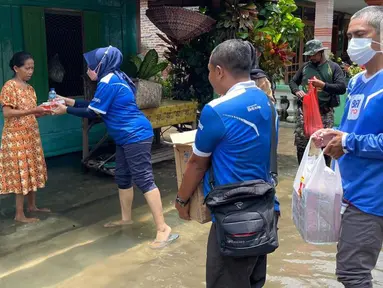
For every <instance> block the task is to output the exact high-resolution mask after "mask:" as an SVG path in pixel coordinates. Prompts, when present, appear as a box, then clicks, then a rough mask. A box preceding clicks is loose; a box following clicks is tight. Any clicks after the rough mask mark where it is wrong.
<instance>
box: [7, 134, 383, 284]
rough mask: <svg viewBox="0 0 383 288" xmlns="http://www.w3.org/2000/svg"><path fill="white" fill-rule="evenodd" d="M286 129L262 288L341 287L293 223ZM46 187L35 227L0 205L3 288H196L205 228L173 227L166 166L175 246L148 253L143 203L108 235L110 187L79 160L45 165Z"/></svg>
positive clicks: (170, 218) (168, 175) (329, 255)
mask: <svg viewBox="0 0 383 288" xmlns="http://www.w3.org/2000/svg"><path fill="white" fill-rule="evenodd" d="M292 133H293V131H292V129H291V128H282V129H281V134H280V145H279V169H280V171H279V172H280V184H279V186H278V191H277V194H278V197H279V199H280V202H281V209H282V218H281V220H280V222H279V228H280V229H279V237H280V248H279V249H278V250H277V251H276V252H275V253H274V254H272V255H271V256H270V257H269V260H268V278H267V284H266V286H265V287H269V288H274V287H275V288H276V287H342V285H340V284H339V283H337V281H336V278H335V276H334V273H335V253H336V246H335V245H326V246H314V245H309V244H306V243H305V242H303V241H302V239H301V237H300V236H299V234H298V233H297V230H296V228H295V227H294V224H293V222H292V220H291V192H292V191H291V189H292V188H291V187H292V181H293V178H294V176H295V172H296V169H297V165H296V159H295V151H294V146H293V134H292ZM48 168H49V176H50V179H49V185H48V187H47V188H46V189H44V190H43V191H41V192H40V193H39V195H38V197H39V199H38V200H39V201H40V203H41V205H40V206H48V207H50V208H52V210H53V211H54V213H52V214H51V215H38V216H39V217H40V218H41V221H40V222H39V223H37V224H32V225H19V224H15V223H13V221H12V216H13V213H14V202H13V201H14V199H13V197H12V196H7V197H1V198H0V287H1V288H19V287H28V288H43V287H62V288H66V287H68V288H87V287H89V288H109V287H110V288H118V287H124V288H127V287H128V288H136V287H137V288H139V287H145V288H162V287H163V288H203V287H205V285H206V284H205V261H206V243H207V236H208V232H209V229H210V224H205V225H200V224H198V223H195V222H184V221H181V220H179V219H178V215H177V213H176V211H175V210H174V208H173V207H174V203H173V199H174V195H175V194H176V191H177V190H176V188H177V181H176V174H175V164H174V162H173V161H168V162H163V163H160V164H158V165H155V174H156V175H155V176H156V181H157V184H158V186H159V187H160V189H161V191H162V194H163V203H164V210H165V211H164V213H165V217H166V220H167V222H168V223H169V224H170V225H171V226H172V227H173V231H174V232H176V233H179V234H180V238H179V240H178V241H177V242H176V243H174V244H173V245H171V246H170V247H168V248H166V249H164V250H161V251H153V250H151V249H150V248H148V243H149V242H150V240H151V239H152V238H153V237H154V235H155V231H154V229H155V227H154V224H153V223H152V218H151V215H150V214H149V210H148V208H147V206H146V205H145V202H144V199H143V196H142V195H141V194H140V192H138V191H137V193H136V194H135V195H136V196H135V204H134V207H135V208H134V212H133V214H134V220H135V223H134V224H133V225H132V226H129V227H125V228H123V229H121V228H112V229H105V228H103V224H104V223H106V222H108V221H110V220H114V219H118V217H119V203H118V196H117V194H116V188H115V185H114V183H113V179H111V178H110V177H108V176H102V175H99V174H97V173H84V172H83V171H82V169H81V165H80V160H79V155H77V154H75V155H70V156H66V157H61V158H56V159H50V160H48ZM373 277H374V287H383V258H382V257H380V258H379V262H378V265H377V268H376V270H375V271H374V273H373Z"/></svg>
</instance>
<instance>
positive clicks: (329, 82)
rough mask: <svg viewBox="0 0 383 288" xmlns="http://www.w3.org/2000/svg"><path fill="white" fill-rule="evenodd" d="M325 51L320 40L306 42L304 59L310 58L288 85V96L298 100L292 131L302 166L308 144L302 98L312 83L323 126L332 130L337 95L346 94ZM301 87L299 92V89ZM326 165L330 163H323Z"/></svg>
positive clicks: (337, 69) (341, 77)
mask: <svg viewBox="0 0 383 288" xmlns="http://www.w3.org/2000/svg"><path fill="white" fill-rule="evenodd" d="M326 49H327V48H325V47H323V44H322V42H321V41H319V40H311V41H308V42H307V43H306V45H305V53H304V54H303V55H305V56H308V57H310V61H309V62H307V63H305V64H304V65H303V66H302V68H301V69H299V71H298V72H297V73H296V74H295V76H294V77H293V79H292V80H291V82H290V89H291V92H292V93H293V94H294V95H295V96H297V98H298V109H297V123H296V129H295V132H294V133H295V146H296V147H297V158H298V163H299V164H300V163H301V160H302V157H303V154H304V151H305V148H306V146H307V144H308V140H309V139H307V138H306V136H305V134H304V123H303V109H302V106H303V105H302V104H303V101H302V100H303V97H305V95H306V93H307V90H308V83H309V82H311V83H312V84H313V85H314V87H316V88H317V91H318V100H319V107H320V113H321V115H322V122H323V125H324V127H325V128H332V127H333V126H334V107H337V106H339V104H340V101H339V95H342V94H344V93H345V92H346V80H345V76H344V73H343V71H342V68H340V66H339V65H338V64H336V63H335V62H332V61H330V60H327V58H326V56H325V54H324V51H325V50H326ZM310 79H313V80H310ZM300 85H301V86H302V90H301V89H300V88H299V86H300ZM326 160H327V164H329V162H330V161H331V159H330V158H328V159H326Z"/></svg>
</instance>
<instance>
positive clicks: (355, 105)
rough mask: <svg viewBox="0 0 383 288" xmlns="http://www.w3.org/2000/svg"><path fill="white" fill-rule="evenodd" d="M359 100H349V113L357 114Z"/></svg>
mask: <svg viewBox="0 0 383 288" xmlns="http://www.w3.org/2000/svg"><path fill="white" fill-rule="evenodd" d="M360 102H361V100H353V101H352V102H351V114H354V115H356V114H358V111H359V107H360V106H359V105H360Z"/></svg>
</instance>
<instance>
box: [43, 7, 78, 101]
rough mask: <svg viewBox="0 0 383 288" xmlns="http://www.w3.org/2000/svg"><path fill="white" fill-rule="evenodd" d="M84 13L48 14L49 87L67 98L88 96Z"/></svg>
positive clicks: (46, 13)
mask: <svg viewBox="0 0 383 288" xmlns="http://www.w3.org/2000/svg"><path fill="white" fill-rule="evenodd" d="M82 26H83V25H82V16H81V13H76V12H74V13H73V12H66V11H50V10H47V11H46V12H45V27H46V41H47V54H48V72H49V73H48V75H49V87H51V88H55V89H56V92H57V93H58V94H60V95H63V96H82V95H84V84H83V79H82V76H83V74H84V60H83V56H82V55H83V33H82V31H83V29H82Z"/></svg>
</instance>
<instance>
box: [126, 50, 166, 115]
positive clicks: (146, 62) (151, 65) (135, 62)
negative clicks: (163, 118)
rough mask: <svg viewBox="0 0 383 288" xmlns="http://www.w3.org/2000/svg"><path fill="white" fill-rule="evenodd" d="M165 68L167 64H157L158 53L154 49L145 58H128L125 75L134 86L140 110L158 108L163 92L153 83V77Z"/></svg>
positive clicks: (139, 56)
mask: <svg viewBox="0 0 383 288" xmlns="http://www.w3.org/2000/svg"><path fill="white" fill-rule="evenodd" d="M167 67H168V63H167V62H159V57H158V53H157V51H156V50H154V49H151V50H149V51H148V53H146V55H145V57H143V56H141V55H134V56H131V57H130V59H129V63H128V73H127V74H128V75H129V76H130V77H131V78H132V80H133V82H134V83H135V84H136V87H137V93H136V102H137V105H138V107H139V108H140V109H148V108H157V107H159V106H160V104H161V99H162V93H163V92H162V91H163V90H162V85H161V84H160V83H158V82H157V81H155V77H156V76H158V74H160V73H161V72H163V71H164V70H165V69H166V68H167Z"/></svg>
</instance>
